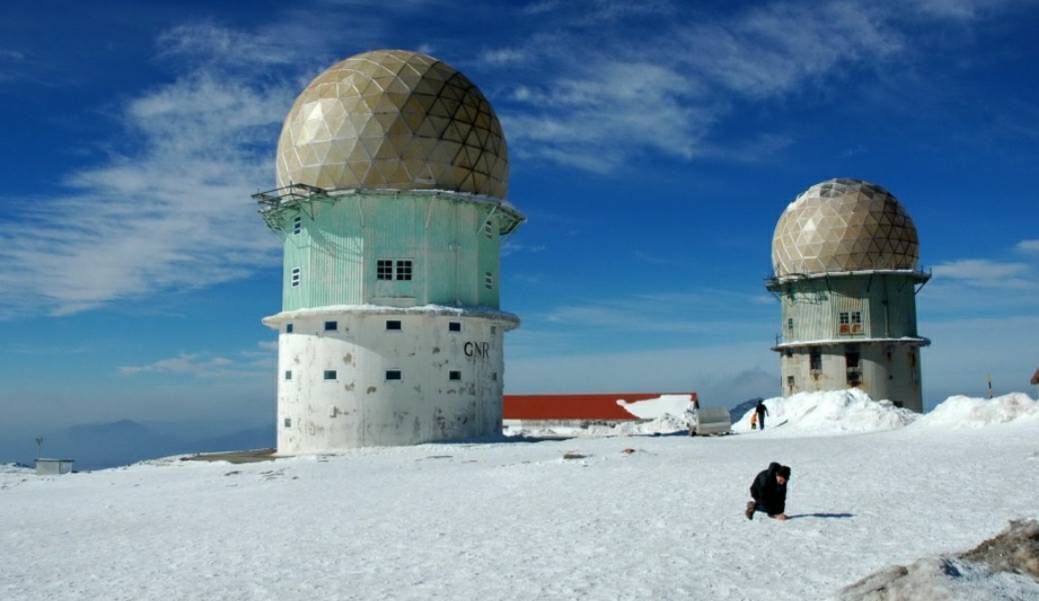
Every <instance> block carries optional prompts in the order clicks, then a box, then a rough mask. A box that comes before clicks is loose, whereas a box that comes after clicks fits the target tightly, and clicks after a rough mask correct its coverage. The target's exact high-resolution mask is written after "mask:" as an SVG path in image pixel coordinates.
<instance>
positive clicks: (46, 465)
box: [36, 458, 75, 476]
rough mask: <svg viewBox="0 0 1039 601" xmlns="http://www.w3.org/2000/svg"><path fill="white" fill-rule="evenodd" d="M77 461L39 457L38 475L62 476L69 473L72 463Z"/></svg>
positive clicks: (37, 461)
mask: <svg viewBox="0 0 1039 601" xmlns="http://www.w3.org/2000/svg"><path fill="white" fill-rule="evenodd" d="M74 462H75V461H74V460H72V459H43V458H40V459H37V460H36V475H37V476H60V475H62V474H67V473H69V472H71V471H72V464H73V463H74Z"/></svg>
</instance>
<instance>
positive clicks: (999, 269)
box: [933, 259, 1033, 288]
mask: <svg viewBox="0 0 1039 601" xmlns="http://www.w3.org/2000/svg"><path fill="white" fill-rule="evenodd" d="M1031 270H1032V268H1031V266H1030V265H1028V264H1027V263H1012V262H1011V263H1007V262H1000V261H992V260H989V259H960V260H957V261H950V262H948V263H940V264H938V265H935V266H934V270H933V273H934V275H935V276H938V277H944V278H951V279H955V280H962V281H964V282H966V283H969V284H973V285H977V286H990V287H1011V288H1013V287H1021V286H1024V285H1031V284H1033V282H1031V281H1030V280H1028V279H1024V278H1022V277H1021V276H1025V275H1028V274H1029V273H1030V272H1031Z"/></svg>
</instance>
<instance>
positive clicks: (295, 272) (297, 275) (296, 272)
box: [292, 267, 303, 288]
mask: <svg viewBox="0 0 1039 601" xmlns="http://www.w3.org/2000/svg"><path fill="white" fill-rule="evenodd" d="M302 277H303V272H302V270H301V269H300V268H299V267H293V268H292V287H293V288H298V287H299V282H300V280H301V279H302Z"/></svg>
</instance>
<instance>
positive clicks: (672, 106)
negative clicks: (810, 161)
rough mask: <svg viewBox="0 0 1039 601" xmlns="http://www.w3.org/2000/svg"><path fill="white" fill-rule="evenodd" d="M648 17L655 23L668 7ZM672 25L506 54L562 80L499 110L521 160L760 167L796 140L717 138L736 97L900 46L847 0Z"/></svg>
mask: <svg viewBox="0 0 1039 601" xmlns="http://www.w3.org/2000/svg"><path fill="white" fill-rule="evenodd" d="M611 6H617V5H616V3H611ZM600 8H601V7H600ZM603 11H604V12H605V13H608V14H615V13H616V11H615V10H613V9H606V8H603ZM646 12H647V13H649V14H653V13H654V12H656V13H657V14H656V16H657V17H658V18H659V16H660V13H663V12H665V11H664V9H663V8H659V9H658V10H656V11H646ZM607 20H609V19H607ZM669 21H670V22H669V23H667V24H661V25H660V29H661V30H662V31H661V32H660V35H654V36H646V37H644V38H638V39H634V40H633V39H632V37H630V36H616V35H611V34H610V33H609V32H610V31H613V30H612V29H608V30H606V32H604V33H601V34H600V33H598V32H597V31H596V28H589V27H587V22H586V21H585V20H582V19H577V20H575V21H574V22H572V23H571V24H570V26H569V28H567V27H566V26H564V27H562V29H561V32H560V33H558V34H555V35H541V36H533V37H532V39H533V41H532V42H531V43H530V44H529V45H528V46H527V47H524V48H521V49H517V48H511V49H510V50H509V56H512V55H516V56H520V55H522V56H525V57H530V56H538V57H544V58H543V62H544V63H545V65H546V66H545V68H541V69H538V70H536V71H535V73H536V74H538V75H542V74H543V73H545V72H549V73H560V74H561V75H559V76H557V77H555V78H552V79H549V80H547V81H530V82H523V83H521V84H520V85H518V86H516V87H515V88H514V90H513V92H512V94H511V95H510V96H509V100H510V101H511V104H509V105H506V106H505V107H503V108H502V110H501V113H502V114H503V115H504V120H505V125H506V130H507V132H508V134H509V137H510V141H513V142H514V147H515V148H516V149H517V152H518V154H519V155H520V156H527V157H537V158H541V159H544V160H547V161H551V162H557V163H562V164H568V165H572V166H574V167H577V168H580V169H584V170H589V171H595V172H599V173H609V172H611V171H613V170H615V169H617V168H620V167H622V166H623V165H624V164H625V163H626V162H627V161H628V160H629V159H631V158H632V157H637V156H639V155H640V154H641V153H643V152H644V151H647V150H649V151H653V152H658V153H662V154H664V155H670V156H673V157H677V158H680V159H685V160H690V159H694V158H697V157H700V156H705V155H723V156H731V157H733V158H738V159H741V160H758V159H760V158H761V157H767V156H770V155H772V154H774V153H775V152H776V151H777V150H779V149H782V148H783V147H785V146H787V145H789V144H790V143H791V142H792V140H791V139H790V138H789V137H788V136H785V135H782V134H778V133H770V132H763V133H761V134H760V135H759V137H758V138H757V139H755V140H730V141H726V142H724V143H721V142H712V141H710V140H709V137H710V135H711V134H712V132H713V131H714V129H715V127H716V125H717V124H718V122H719V121H720V120H721V119H723V118H724V117H725V116H726V115H727V114H728V113H729V112H730V105H731V103H732V101H733V100H737V99H748V100H755V101H762V100H767V99H772V98H777V97H781V96H783V95H786V94H790V93H795V92H800V91H802V90H804V89H805V88H806V87H812V86H817V85H820V83H821V81H822V80H824V79H827V78H831V77H838V78H839V70H838V68H839V67H841V66H842V65H847V64H856V63H869V62H873V61H877V60H883V59H885V58H886V57H889V56H891V55H895V54H897V53H899V52H900V51H901V50H902V48H903V46H904V44H903V41H902V39H901V36H900V35H899V34H898V33H897V31H896V30H895V29H894V28H893V27H891V26H890V25H889V24H888V23H887V22H886V21H885V20H884V19H883V18H882V17H881V16H878V14H875V13H874V11H871V10H868V9H866V8H862V7H856V6H853V5H850V4H847V3H843V2H830V3H826V4H822V5H815V4H812V5H804V6H799V5H793V4H788V3H774V4H771V5H769V6H767V7H764V8H755V9H750V10H745V11H742V12H740V13H738V14H737V15H736V16H734V17H732V18H730V19H727V20H722V21H716V22H704V20H703V19H669ZM554 26H555V24H554ZM613 33H614V34H615V33H616V32H615V31H613ZM589 37H590V38H592V42H591V43H589V42H588V41H587V38H589ZM578 40H582V42H583V43H578V42H577V41H578ZM548 65H550V66H548ZM741 146H742V149H741V148H740V147H741Z"/></svg>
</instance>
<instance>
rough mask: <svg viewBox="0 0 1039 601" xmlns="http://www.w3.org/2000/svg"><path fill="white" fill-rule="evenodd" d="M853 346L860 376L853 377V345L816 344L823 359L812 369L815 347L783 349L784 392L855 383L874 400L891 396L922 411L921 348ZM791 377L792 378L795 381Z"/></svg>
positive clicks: (781, 363)
mask: <svg viewBox="0 0 1039 601" xmlns="http://www.w3.org/2000/svg"><path fill="white" fill-rule="evenodd" d="M854 346H857V348H858V353H859V371H858V374H859V377H858V378H851V379H849V370H848V359H847V355H846V352H847V351H848V350H851V349H852V348H854V347H849V346H848V345H844V344H830V345H820V346H818V347H815V348H817V349H818V350H819V356H820V360H821V369H818V370H813V369H811V352H812V348H813V347H796V348H787V349H784V350H782V351H781V355H780V356H781V359H780V367H781V370H780V371H781V373H782V376H781V378H782V379H781V385H782V394H784V395H791V394H795V393H798V392H819V391H824V390H842V389H845V388H850V387H852V386H854V387H856V388H860V389H862V390H863V391H864V392H865V393H866V394H868V395H870V397H872V398H874V399H877V400H881V399H888V400H890V401H892V402H894V403H896V404H899V405H901V406H903V407H905V408H907V409H912V410H913V411H922V410H923V394H922V389H921V386H920V349H919V347H918V346H917V345H915V344H906V343H902V344H899V343H862V344H857V345H854ZM790 378H793V381H792V384H791V380H790ZM856 382H857V383H856Z"/></svg>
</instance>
